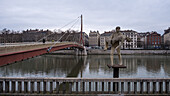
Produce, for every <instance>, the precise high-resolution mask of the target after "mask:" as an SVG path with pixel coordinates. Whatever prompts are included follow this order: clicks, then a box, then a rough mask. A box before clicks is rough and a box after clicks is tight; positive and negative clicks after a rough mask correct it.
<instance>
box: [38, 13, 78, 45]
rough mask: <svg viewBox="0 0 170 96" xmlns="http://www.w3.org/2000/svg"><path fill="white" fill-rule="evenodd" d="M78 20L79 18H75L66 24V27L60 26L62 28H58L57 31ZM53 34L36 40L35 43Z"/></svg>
mask: <svg viewBox="0 0 170 96" xmlns="http://www.w3.org/2000/svg"><path fill="white" fill-rule="evenodd" d="M79 18H80V16H79V17H77V18H76V19H74V20H72V21H71V22H69V23H67V24H66V25H64V26H62V27H61V28H59V29H58V30H61V29H62V28H64V27H66V26H68V25H69V24H71V23H73V22H75V21H77V20H78V19H79ZM54 33H55V32H53V33H51V34H49V35H47V36H44V37H42V38H41V39H39V40H37V41H36V42H39V41H41V40H42V39H44V38H47V37H48V36H50V35H52V34H54Z"/></svg>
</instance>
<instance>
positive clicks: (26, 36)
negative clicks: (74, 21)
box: [22, 29, 52, 42]
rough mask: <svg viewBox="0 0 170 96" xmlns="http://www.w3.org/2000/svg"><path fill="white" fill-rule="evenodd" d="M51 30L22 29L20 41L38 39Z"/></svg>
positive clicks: (35, 40)
mask: <svg viewBox="0 0 170 96" xmlns="http://www.w3.org/2000/svg"><path fill="white" fill-rule="evenodd" d="M51 33H52V32H51V31H50V30H48V29H47V30H38V29H35V30H32V29H30V30H26V31H23V34H22V41H23V42H37V41H39V40H40V39H42V38H43V37H45V36H48V35H49V34H51Z"/></svg>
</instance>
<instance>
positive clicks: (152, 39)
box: [147, 32, 161, 49]
mask: <svg viewBox="0 0 170 96" xmlns="http://www.w3.org/2000/svg"><path fill="white" fill-rule="evenodd" d="M147 48H149V49H154V48H156V49H157V48H161V35H160V34H158V33H157V32H151V33H150V34H149V35H147Z"/></svg>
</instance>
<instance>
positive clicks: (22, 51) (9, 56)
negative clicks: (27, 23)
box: [0, 42, 84, 66]
mask: <svg viewBox="0 0 170 96" xmlns="http://www.w3.org/2000/svg"><path fill="white" fill-rule="evenodd" d="M51 45H52V43H51V44H44V45H29V46H19V47H18V46H14V47H15V48H13V47H3V48H2V47H1V48H2V49H1V51H4V50H7V51H8V50H9V52H11V53H9V52H8V53H6V54H0V61H1V62H0V66H3V65H6V64H9V63H13V62H16V61H21V60H24V59H28V58H32V57H34V56H39V55H42V54H46V53H48V52H47V49H48V48H49V47H50V46H51ZM29 47H30V48H31V50H29V49H30V48H29ZM39 47H41V48H39ZM67 47H77V48H80V49H83V48H84V47H83V46H81V45H79V44H78V43H74V42H62V43H56V44H55V45H54V46H53V48H52V49H51V50H50V51H49V52H53V51H56V50H60V49H64V48H67ZM13 49H16V50H15V52H13V51H14V50H13ZM10 50H11V51H10ZM18 50H19V51H18Z"/></svg>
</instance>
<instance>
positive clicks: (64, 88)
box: [0, 78, 170, 94]
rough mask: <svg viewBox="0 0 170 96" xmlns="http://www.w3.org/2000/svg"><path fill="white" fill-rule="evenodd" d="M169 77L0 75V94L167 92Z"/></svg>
mask: <svg viewBox="0 0 170 96" xmlns="http://www.w3.org/2000/svg"><path fill="white" fill-rule="evenodd" d="M169 81H170V78H168V79H164V78H163V79H138V78H137V79H127V78H118V79H117V78H108V79H101V78H97V79H96V78H90V79H88V78H0V94H170V93H169V87H170V86H169Z"/></svg>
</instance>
